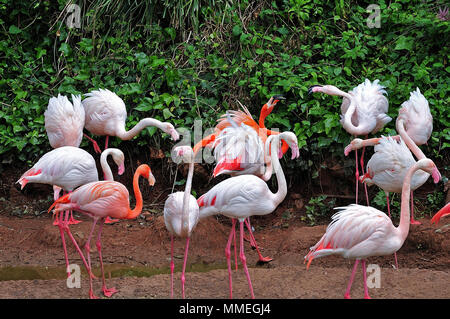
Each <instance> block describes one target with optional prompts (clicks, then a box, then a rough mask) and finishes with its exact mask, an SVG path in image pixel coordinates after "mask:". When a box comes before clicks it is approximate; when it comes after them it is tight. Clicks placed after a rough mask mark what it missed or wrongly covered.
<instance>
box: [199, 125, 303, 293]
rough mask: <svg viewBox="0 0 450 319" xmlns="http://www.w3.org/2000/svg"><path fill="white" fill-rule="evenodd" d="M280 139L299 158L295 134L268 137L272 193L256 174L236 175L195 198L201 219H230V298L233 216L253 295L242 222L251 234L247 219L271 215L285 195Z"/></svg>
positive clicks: (228, 245)
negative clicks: (275, 185)
mask: <svg viewBox="0 0 450 319" xmlns="http://www.w3.org/2000/svg"><path fill="white" fill-rule="evenodd" d="M281 139H283V140H285V141H286V142H287V143H288V144H289V146H290V148H291V150H292V159H294V158H296V157H298V155H299V149H298V142H297V137H296V136H295V134H294V133H291V132H283V133H281V134H279V135H271V136H269V137H268V138H267V140H266V143H265V150H266V153H268V148H269V146H270V147H271V161H272V165H273V169H274V171H275V174H276V177H277V182H278V191H277V192H276V193H272V192H271V190H270V189H269V187H268V186H267V184H266V182H264V181H263V180H262V179H261V178H259V177H256V176H255V175H239V176H234V177H231V178H228V179H226V180H224V181H222V182H220V183H219V184H217V185H215V186H214V187H213V188H212V189H211V190H209V191H208V192H207V193H206V194H204V195H202V196H201V197H200V198H199V199H198V200H197V202H198V205H199V207H200V218H205V217H207V216H212V215H217V214H222V215H224V216H227V217H229V218H231V219H232V227H231V232H230V235H229V237H228V242H227V246H226V248H225V255H226V258H227V265H228V278H229V287H230V298H232V281H231V264H230V246H231V240H232V238H233V236H234V232H235V225H236V219H238V220H239V224H240V254H239V257H240V259H241V262H242V265H243V267H244V272H245V275H246V277H247V281H248V285H249V288H250V292H251V296H252V298H254V297H255V296H254V294H253V287H252V283H251V280H250V275H249V273H248V269H247V263H246V257H245V254H244V242H243V235H244V222H245V224H246V226H247V229H248V231H249V233H250V237H253V233H252V230H251V227H250V226H249V224H248V221H247V220H246V219H247V218H248V217H249V216H253V215H267V214H270V213H271V212H273V211H274V210H275V209H276V208H277V206H278V205H279V204H280V203H281V202H282V201H283V200H284V198H285V197H286V193H287V185H286V179H285V177H284V173H283V170H282V168H281V165H280V162H279V159H278V156H277V155H278V148H279V143H280V140H281ZM253 240H254V238H253Z"/></svg>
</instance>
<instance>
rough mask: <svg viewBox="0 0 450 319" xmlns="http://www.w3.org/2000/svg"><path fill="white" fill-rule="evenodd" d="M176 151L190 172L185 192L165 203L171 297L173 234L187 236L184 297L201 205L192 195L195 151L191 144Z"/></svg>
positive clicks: (169, 198) (176, 194)
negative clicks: (191, 241)
mask: <svg viewBox="0 0 450 319" xmlns="http://www.w3.org/2000/svg"><path fill="white" fill-rule="evenodd" d="M174 151H175V153H176V154H177V156H178V157H180V156H181V157H182V159H183V161H184V162H185V163H189V172H188V176H187V180H186V188H185V190H184V192H176V193H173V194H170V195H169V197H168V198H167V200H166V202H165V203H164V223H165V224H166V228H167V230H168V231H169V233H170V244H171V249H170V276H171V286H170V297H171V298H173V270H174V268H175V265H174V261H173V236H174V235H176V236H178V237H181V238H186V246H185V251H184V261H183V270H182V274H181V287H182V296H183V299H184V283H185V281H186V279H185V276H184V273H185V270H186V261H187V255H188V250H189V239H190V237H191V234H192V231H193V230H194V228H195V226H196V225H197V222H198V219H199V207H198V204H197V200H196V199H195V197H194V196H192V195H191V187H192V176H193V174H194V152H193V150H192V148H191V147H189V146H178V147H176V148H175V149H174Z"/></svg>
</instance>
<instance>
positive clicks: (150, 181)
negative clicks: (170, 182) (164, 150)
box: [148, 172, 156, 186]
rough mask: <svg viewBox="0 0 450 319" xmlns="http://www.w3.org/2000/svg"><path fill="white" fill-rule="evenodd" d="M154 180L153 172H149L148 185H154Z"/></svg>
mask: <svg viewBox="0 0 450 319" xmlns="http://www.w3.org/2000/svg"><path fill="white" fill-rule="evenodd" d="M155 182H156V179H155V176H153V174H152V173H151V172H150V173H149V176H148V183H149V184H150V186H154V185H155Z"/></svg>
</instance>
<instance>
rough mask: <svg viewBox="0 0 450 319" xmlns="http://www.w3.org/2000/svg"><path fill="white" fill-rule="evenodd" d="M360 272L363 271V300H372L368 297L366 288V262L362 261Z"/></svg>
mask: <svg viewBox="0 0 450 319" xmlns="http://www.w3.org/2000/svg"><path fill="white" fill-rule="evenodd" d="M361 265H362V270H363V280H364V299H372V298H370V296H369V289H368V288H367V274H366V260H365V259H363V260H362V261H361Z"/></svg>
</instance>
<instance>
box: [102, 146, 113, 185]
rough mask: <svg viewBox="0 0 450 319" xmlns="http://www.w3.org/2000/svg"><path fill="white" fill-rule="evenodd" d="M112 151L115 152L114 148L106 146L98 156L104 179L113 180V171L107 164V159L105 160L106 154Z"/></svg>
mask: <svg viewBox="0 0 450 319" xmlns="http://www.w3.org/2000/svg"><path fill="white" fill-rule="evenodd" d="M114 152H115V150H114V149H112V148H107V149H106V150H104V151H103V152H102V155H101V156H100V165H101V167H102V171H103V177H104V179H105V181H112V180H114V177H113V173H112V171H111V167H110V166H109V164H108V161H107V158H108V155H110V154H112V153H114Z"/></svg>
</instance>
